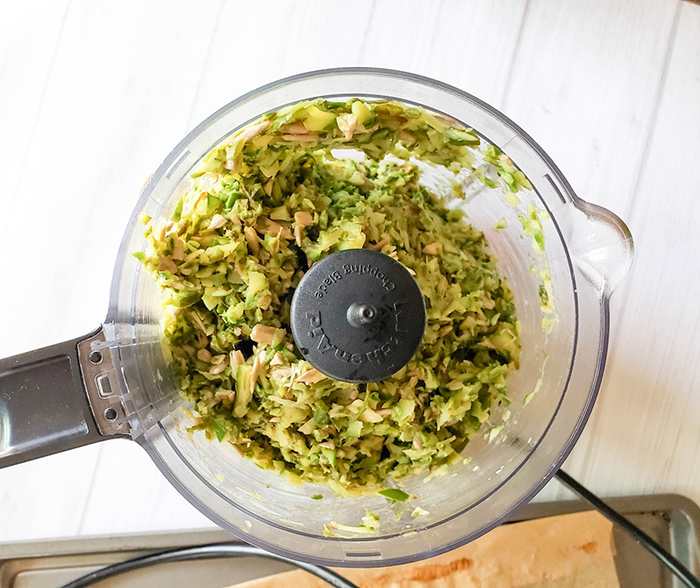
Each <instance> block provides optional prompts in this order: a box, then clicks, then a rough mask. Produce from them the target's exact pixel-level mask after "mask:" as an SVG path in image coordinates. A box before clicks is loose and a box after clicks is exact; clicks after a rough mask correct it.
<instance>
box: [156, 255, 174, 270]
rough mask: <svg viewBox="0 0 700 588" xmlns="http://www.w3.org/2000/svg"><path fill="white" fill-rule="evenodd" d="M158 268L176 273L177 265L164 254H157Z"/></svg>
mask: <svg viewBox="0 0 700 588" xmlns="http://www.w3.org/2000/svg"><path fill="white" fill-rule="evenodd" d="M158 269H159V270H161V271H164V272H170V273H171V274H176V273H177V266H176V265H175V262H174V261H173V260H172V259H170V258H169V257H165V256H164V255H159V256H158Z"/></svg>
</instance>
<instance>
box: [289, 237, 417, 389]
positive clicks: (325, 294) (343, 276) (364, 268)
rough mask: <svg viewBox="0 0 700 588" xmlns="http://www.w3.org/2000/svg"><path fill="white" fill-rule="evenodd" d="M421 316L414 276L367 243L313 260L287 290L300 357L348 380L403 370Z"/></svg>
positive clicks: (369, 379) (369, 378)
mask: <svg viewBox="0 0 700 588" xmlns="http://www.w3.org/2000/svg"><path fill="white" fill-rule="evenodd" d="M425 321H426V314H425V301H424V300H423V295H422V293H421V291H420V289H419V288H418V284H416V281H415V280H414V279H413V276H412V275H411V274H410V273H409V271H408V270H407V269H406V268H405V267H404V266H403V265H402V264H401V263H399V262H398V261H396V260H395V259H392V258H391V257H389V256H388V255H384V254H383V253H381V252H379V251H372V250H369V249H348V250H346V251H339V252H337V253H332V254H330V255H328V256H327V257H325V258H323V259H322V260H321V261H319V262H317V263H315V264H314V265H312V266H311V268H310V269H309V270H308V271H307V272H306V274H304V277H303V278H302V280H301V282H300V283H299V286H298V287H297V289H296V291H295V292H294V297H293V298H292V307H291V327H292V334H293V336H294V341H295V343H296V345H297V347H298V348H299V350H300V351H301V353H302V355H303V356H304V359H306V360H307V361H308V362H309V363H311V365H313V366H314V367H315V368H316V369H318V370H319V371H321V372H323V373H324V374H326V375H327V376H329V377H331V378H335V379H336V380H343V381H345V382H377V381H379V380H383V379H384V378H386V377H388V376H390V375H391V374H393V373H395V372H397V371H398V370H400V369H401V368H402V367H403V366H405V365H406V364H407V363H408V361H409V360H410V359H411V358H412V357H413V355H414V354H415V352H416V351H417V349H418V346H419V345H420V342H421V340H422V338H423V332H424V331H425Z"/></svg>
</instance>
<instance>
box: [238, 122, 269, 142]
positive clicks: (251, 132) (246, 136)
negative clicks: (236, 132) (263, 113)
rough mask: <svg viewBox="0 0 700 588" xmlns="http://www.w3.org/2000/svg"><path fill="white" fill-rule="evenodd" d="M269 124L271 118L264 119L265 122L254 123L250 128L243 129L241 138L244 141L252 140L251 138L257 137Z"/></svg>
mask: <svg viewBox="0 0 700 588" xmlns="http://www.w3.org/2000/svg"><path fill="white" fill-rule="evenodd" d="M269 126H270V121H269V120H264V121H263V122H261V123H258V124H257V125H253V126H252V127H250V128H249V129H246V130H245V131H243V132H242V133H241V136H240V137H239V140H241V141H243V142H244V143H245V142H246V141H250V140H251V139H254V138H255V137H257V136H258V135H259V134H260V133H262V132H263V131H264V130H266V129H267V128H268V127H269Z"/></svg>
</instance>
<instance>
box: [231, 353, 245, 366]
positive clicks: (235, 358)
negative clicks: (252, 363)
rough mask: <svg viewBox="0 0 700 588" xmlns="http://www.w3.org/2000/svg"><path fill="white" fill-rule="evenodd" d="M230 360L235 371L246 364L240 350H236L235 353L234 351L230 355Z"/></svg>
mask: <svg viewBox="0 0 700 588" xmlns="http://www.w3.org/2000/svg"><path fill="white" fill-rule="evenodd" d="M229 358H230V362H231V368H232V369H235V368H237V367H238V366H239V365H242V364H244V363H245V357H243V352H242V351H241V350H240V349H236V350H235V351H232V352H231V353H230V354H229Z"/></svg>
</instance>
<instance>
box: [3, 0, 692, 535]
mask: <svg viewBox="0 0 700 588" xmlns="http://www.w3.org/2000/svg"><path fill="white" fill-rule="evenodd" d="M36 15H41V17H40V18H39V17H36ZM699 38H700V7H697V6H693V5H690V4H687V3H681V2H680V1H679V0H637V1H632V0H614V1H609V0H586V2H577V1H574V0H561V1H559V2H553V1H551V0H528V1H524V0H476V1H470V2H463V1H461V0H442V1H439V0H430V1H422V2H418V1H413V0H411V1H404V0H381V1H378V2H372V1H370V0H358V1H357V2H354V3H353V4H352V9H351V10H348V7H347V6H346V5H345V4H344V3H333V2H327V0H296V1H295V2H286V1H281V0H261V1H259V2H248V3H243V2H232V1H225V2H224V1H217V0H204V1H200V2H198V3H197V4H196V7H195V6H194V5H193V4H192V3H190V2H186V1H184V0H170V1H165V0H160V1H157V2H139V1H137V0H128V1H125V2H111V1H109V2H107V1H103V2H91V1H89V0H72V1H71V2H70V3H68V0H64V1H62V2H54V1H51V2H49V1H48V0H46V1H39V0H33V1H30V2H22V3H20V2H13V3H10V2H6V3H3V4H1V5H0V170H2V171H3V172H5V173H4V176H5V177H6V178H9V179H8V181H7V182H6V184H5V186H4V187H3V188H2V189H0V210H1V214H2V218H3V219H13V220H12V221H11V222H4V223H3V225H2V226H3V229H2V231H0V251H2V253H0V271H2V276H3V280H4V283H9V284H11V287H10V288H0V308H4V309H12V311H11V312H5V313H4V314H3V316H2V337H0V356H5V355H11V354H14V353H18V352H21V351H23V350H26V349H31V348H34V347H37V346H41V345H47V344H50V343H52V342H56V341H59V340H63V339H67V338H69V337H72V336H76V335H79V334H81V333H84V332H87V331H89V330H90V329H92V328H93V327H94V326H96V325H97V323H98V322H99V321H100V320H101V318H102V317H103V316H104V313H105V310H106V307H107V296H108V288H109V280H110V277H111V272H112V264H113V259H114V256H115V254H116V251H117V247H118V243H119V240H120V239H121V235H122V231H123V228H124V224H125V222H126V219H127V218H128V216H129V214H130V213H131V209H132V207H133V205H134V203H135V201H136V198H137V195H138V192H139V190H140V188H141V186H142V184H143V181H144V180H145V178H146V177H147V176H148V175H149V174H150V173H151V172H152V171H153V170H154V169H155V167H156V166H157V165H158V163H159V162H160V161H161V160H162V159H163V158H164V157H165V155H166V154H167V153H168V152H169V150H170V149H171V148H172V147H173V146H174V145H175V144H176V143H177V141H178V140H179V139H180V138H181V137H182V136H183V135H184V134H185V133H186V132H187V131H188V130H189V129H190V128H192V127H193V126H194V125H195V124H197V122H199V120H201V119H202V118H204V117H205V116H207V115H208V114H210V113H211V112H212V111H214V110H215V109H217V108H219V107H220V106H222V105H223V104H225V103H226V102H228V101H230V100H232V99H233V98H235V97H237V96H238V95H240V94H242V93H244V92H246V91H249V90H251V89H253V88H255V87H257V86H259V85H261V84H263V83H267V82H270V81H273V80H274V79H277V78H279V77H283V76H287V75H292V74H294V73H298V72H301V71H306V70H311V69H318V68H325V67H337V66H347V65H365V66H376V67H393V68H397V69H403V70H407V71H412V72H416V73H421V74H424V75H429V76H431V77H434V78H437V79H441V80H443V81H445V82H448V83H452V84H454V85H457V86H458V87H460V88H462V89H464V90H466V91H468V92H471V93H473V94H475V95H477V96H479V97H481V98H483V99H485V100H487V101H488V102H490V103H492V104H494V106H496V107H502V108H504V109H505V111H506V113H507V114H509V115H510V116H512V117H513V118H514V119H515V120H516V122H518V123H519V124H521V125H522V126H523V127H524V128H525V129H526V130H527V131H528V132H530V133H531V134H532V135H533V136H534V137H535V139H536V140H538V141H540V142H541V143H542V145H543V147H544V148H545V149H546V150H547V151H548V152H549V153H550V155H552V156H553V158H554V160H555V161H556V162H557V163H558V164H559V165H560V166H561V167H562V169H563V171H564V173H565V175H567V177H568V178H569V179H570V180H571V182H572V184H573V186H574V188H575V189H576V191H577V192H578V193H579V194H580V195H581V196H582V197H584V198H586V199H589V200H592V201H595V202H598V203H600V204H602V205H604V206H607V207H609V208H612V209H613V210H615V211H617V212H618V213H620V214H622V215H623V216H625V217H626V220H629V221H630V224H631V228H632V230H633V232H634V235H635V238H636V243H637V261H636V265H635V268H634V271H633V274H632V276H631V277H630V279H629V280H628V281H627V283H626V284H625V285H624V286H623V287H622V288H621V290H620V291H619V292H617V293H616V294H615V297H614V299H613V303H614V306H613V315H612V316H613V341H612V346H611V355H610V363H609V368H608V372H607V375H606V378H605V382H604V387H603V390H602V394H601V400H600V402H599V403H598V406H597V408H596V410H595V411H594V416H593V419H592V421H591V424H590V425H589V427H588V429H587V430H586V432H585V433H584V437H583V438H582V440H581V442H580V443H579V446H578V447H577V448H576V449H575V451H574V453H573V454H572V457H571V459H570V460H569V462H568V464H567V466H568V467H569V469H570V472H571V473H572V474H573V475H577V476H581V477H582V481H583V482H585V483H587V484H589V485H591V486H592V488H593V489H594V490H596V491H598V492H600V493H601V494H604V495H612V494H622V493H642V492H649V491H663V492H674V491H676V492H682V493H684V494H686V495H688V496H690V497H692V498H694V499H695V500H700V434H699V433H700V404H699V403H698V398H700V396H699V395H698V391H699V390H700V372H699V371H698V368H697V367H695V366H696V362H695V359H694V358H695V357H698V355H699V353H698V352H699V351H700V349H699V348H698V345H699V343H698V341H700V337H699V336H698V330H699V329H700V327H699V326H698V325H699V324H700V314H699V313H700V311H698V310H697V303H696V302H695V301H696V300H697V299H698V294H699V293H700V292H699V290H700V277H698V276H697V275H696V273H695V272H693V271H689V268H692V267H694V265H693V264H694V263H695V266H696V265H697V262H696V261H695V260H697V258H698V254H700V242H698V238H697V235H696V233H695V227H697V226H699V223H700V210H699V209H698V205H697V186H696V185H695V182H694V179H693V177H694V176H693V174H692V171H689V170H694V169H697V168H698V164H700V152H699V151H698V149H699V147H698V138H699V137H700V109H698V107H697V105H698V104H700V43H698V39H699ZM18 51H22V55H23V59H24V60H25V61H24V62H23V63H26V65H25V66H21V65H20V62H19V61H18V58H17V52H18ZM640 170H642V173H641V174H640ZM37 227H38V228H39V229H40V230H37ZM18 248H19V249H20V250H21V251H22V256H16V255H14V254H13V253H12V252H14V251H15V250H17V249H18ZM8 252H9V253H8ZM26 259H37V260H39V263H38V264H35V265H29V264H27V263H26V261H25V260H26ZM47 284H48V295H47ZM660 309H663V312H661V311H660ZM564 495H565V494H564V493H562V492H560V491H559V490H558V489H557V488H556V486H554V487H551V488H548V489H546V491H545V492H543V494H542V495H541V497H540V498H552V497H558V496H564ZM115 505H121V508H115ZM207 524H209V523H208V522H207V521H206V519H204V518H203V517H202V516H201V515H200V514H199V513H198V512H197V511H195V510H194V508H193V507H191V506H190V505H189V504H188V503H187V502H186V501H185V500H184V499H183V498H181V497H180V496H179V495H178V494H177V492H176V491H175V490H173V489H172V487H170V486H169V484H168V483H167V482H166V481H165V479H164V478H163V477H162V475H161V474H160V472H159V471H158V470H157V468H156V467H155V466H154V465H153V464H152V463H151V462H150V461H149V459H148V457H147V456H146V454H145V453H144V452H143V451H142V450H141V449H140V448H139V447H138V446H137V445H135V444H130V443H126V442H109V443H105V444H101V445H98V446H93V447H87V448H82V449H78V450H75V451H73V452H69V453H66V454H63V455H59V456H53V457H50V458H46V459H44V460H40V461H37V462H33V463H29V464H23V465H21V466H17V467H15V468H10V469H8V470H3V471H0V541H5V540H13V539H20V538H22V539H30V538H41V537H49V536H57V535H75V534H92V533H117V532H128V531H143V530H157V529H171V528H178V527H195V526H205V525H207Z"/></svg>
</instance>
